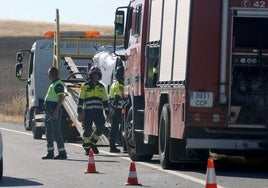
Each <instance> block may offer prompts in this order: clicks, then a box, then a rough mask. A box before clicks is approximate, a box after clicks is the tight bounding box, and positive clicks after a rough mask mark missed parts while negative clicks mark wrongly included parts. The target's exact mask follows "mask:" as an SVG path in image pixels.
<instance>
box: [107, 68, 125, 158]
mask: <svg viewBox="0 0 268 188" xmlns="http://www.w3.org/2000/svg"><path fill="white" fill-rule="evenodd" d="M115 78H116V80H114V82H113V84H112V86H111V89H110V96H109V104H110V106H111V109H112V110H111V111H112V113H111V133H110V152H111V153H119V152H120V150H119V149H118V148H116V146H115V140H116V139H115V138H116V135H117V133H118V132H119V124H121V121H122V115H121V110H122V108H123V103H124V100H123V89H124V67H123V66H119V67H118V68H117V69H116V72H115Z"/></svg>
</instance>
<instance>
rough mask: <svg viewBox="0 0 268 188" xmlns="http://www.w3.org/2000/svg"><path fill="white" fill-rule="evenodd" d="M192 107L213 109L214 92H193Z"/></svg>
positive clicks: (191, 96) (191, 97) (191, 94)
mask: <svg viewBox="0 0 268 188" xmlns="http://www.w3.org/2000/svg"><path fill="white" fill-rule="evenodd" d="M190 106H192V107H212V106H213V93H212V92H191V93H190Z"/></svg>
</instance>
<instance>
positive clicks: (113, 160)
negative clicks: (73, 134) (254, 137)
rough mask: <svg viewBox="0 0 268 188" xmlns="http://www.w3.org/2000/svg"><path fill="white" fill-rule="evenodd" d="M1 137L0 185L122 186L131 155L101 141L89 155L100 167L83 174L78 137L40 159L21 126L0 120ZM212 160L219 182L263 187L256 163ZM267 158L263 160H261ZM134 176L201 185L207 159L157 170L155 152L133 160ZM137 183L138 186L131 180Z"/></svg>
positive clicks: (156, 182)
mask: <svg viewBox="0 0 268 188" xmlns="http://www.w3.org/2000/svg"><path fill="white" fill-rule="evenodd" d="M0 131H1V133H2V136H3V142H4V176H3V179H2V181H0V187H57V188H58V187H65V188H67V187H81V188H82V187H109V188H113V187H115V188H118V187H125V185H124V184H125V183H126V182H127V181H128V178H129V168H130V163H131V161H130V160H129V158H128V157H127V154H124V153H120V154H110V153H109V152H108V147H100V148H99V149H100V154H98V155H94V159H95V162H94V165H95V167H96V170H97V171H98V172H99V173H96V174H91V173H90V174H85V173H84V172H85V171H86V170H87V167H88V164H89V162H88V159H89V156H87V155H85V154H84V151H83V149H82V147H81V144H80V143H75V144H74V143H66V145H65V147H66V150H67V153H68V159H67V160H42V159H41V157H42V156H43V155H45V154H46V140H45V139H43V140H34V139H33V138H32V134H31V132H27V131H25V130H24V128H23V126H21V125H15V124H10V123H1V122H0ZM259 162H260V160H257V161H253V162H251V163H242V162H241V161H240V160H238V161H232V162H230V161H226V160H222V161H215V171H216V181H217V185H218V188H252V187H256V188H268V173H267V172H268V170H267V168H266V167H265V166H264V165H262V164H259ZM266 164H267V163H266ZM135 166H136V174H137V179H138V182H139V183H140V184H142V187H156V188H158V187H159V188H163V187H166V188H169V187H170V188H173V187H180V188H200V187H205V184H206V164H203V165H196V164H189V165H184V166H183V167H182V166H174V169H172V170H162V169H161V167H160V165H159V160H158V158H157V156H156V157H154V158H153V160H152V161H151V162H150V163H143V162H136V163H135ZM134 187H138V186H134Z"/></svg>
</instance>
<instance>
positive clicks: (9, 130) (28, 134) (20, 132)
mask: <svg viewBox="0 0 268 188" xmlns="http://www.w3.org/2000/svg"><path fill="white" fill-rule="evenodd" d="M0 130H4V131H8V132H13V133H18V134H24V135H27V136H33V134H30V133H25V132H22V131H15V130H12V129H6V128H3V127H0Z"/></svg>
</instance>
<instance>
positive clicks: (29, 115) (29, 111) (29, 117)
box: [24, 108, 34, 131]
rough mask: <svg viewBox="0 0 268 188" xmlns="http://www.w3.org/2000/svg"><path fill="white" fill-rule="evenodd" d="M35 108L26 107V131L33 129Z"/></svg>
mask: <svg viewBox="0 0 268 188" xmlns="http://www.w3.org/2000/svg"><path fill="white" fill-rule="evenodd" d="M33 112H34V110H32V109H29V108H26V110H25V113H24V128H25V130H26V131H31V130H32V119H33Z"/></svg>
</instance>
